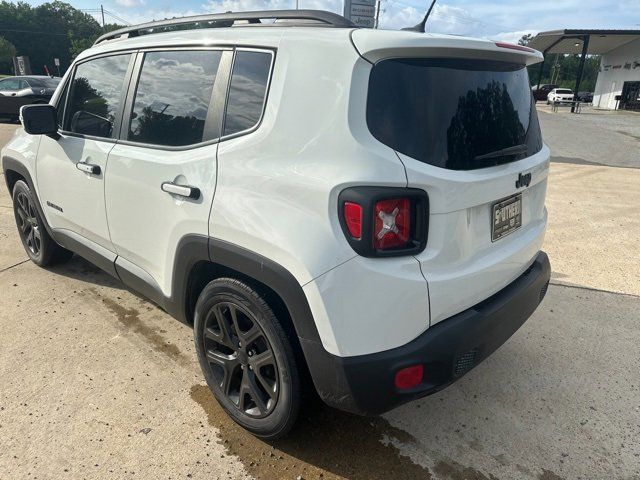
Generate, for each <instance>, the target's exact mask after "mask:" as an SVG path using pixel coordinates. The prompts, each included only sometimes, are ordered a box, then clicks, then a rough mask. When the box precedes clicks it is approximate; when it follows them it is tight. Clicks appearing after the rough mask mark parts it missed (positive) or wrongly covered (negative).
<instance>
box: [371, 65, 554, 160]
mask: <svg viewBox="0 0 640 480" xmlns="http://www.w3.org/2000/svg"><path fill="white" fill-rule="evenodd" d="M367 124H368V126H369V130H370V131H371V133H372V134H373V136H374V137H376V138H377V139H378V140H380V141H381V142H382V143H384V144H386V145H388V146H390V147H391V148H393V149H395V150H397V151H398V152H401V153H403V154H405V155H407V156H409V157H412V158H414V159H416V160H419V161H421V162H425V163H429V164H431V165H436V166H438V167H443V168H448V169H452V170H471V169H475V168H483V167H488V166H492V165H499V164H502V163H507V162H512V161H515V160H519V159H522V158H525V157H528V156H530V155H533V154H534V153H536V152H538V151H540V149H541V148H542V139H541V136H540V126H539V125H538V117H537V114H536V110H535V106H534V104H533V99H532V95H531V89H530V87H529V77H528V74H527V69H526V68H525V67H524V66H523V65H519V64H511V63H504V62H491V61H486V60H453V59H393V60H385V61H382V62H380V63H378V64H376V65H375V66H374V67H373V69H372V71H371V76H370V77H369V92H368V98H367Z"/></svg>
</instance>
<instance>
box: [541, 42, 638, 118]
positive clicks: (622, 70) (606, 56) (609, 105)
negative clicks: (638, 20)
mask: <svg viewBox="0 0 640 480" xmlns="http://www.w3.org/2000/svg"><path fill="white" fill-rule="evenodd" d="M529 46H531V47H532V48H535V49H536V50H540V51H541V52H542V53H543V54H544V56H545V58H546V57H547V54H549V53H561V54H578V55H581V56H582V60H583V62H584V57H585V56H586V55H600V56H601V62H600V72H599V73H598V79H597V81H596V87H595V92H594V93H593V106H594V107H597V108H604V109H618V108H619V109H625V110H640V30H555V31H551V32H541V33H539V34H538V35H536V36H535V37H534V38H533V39H532V40H531V41H530V42H529ZM540 71H542V68H541V69H540ZM581 77H582V69H580V71H579V73H578V78H577V79H576V87H575V91H578V90H579V88H580V81H581Z"/></svg>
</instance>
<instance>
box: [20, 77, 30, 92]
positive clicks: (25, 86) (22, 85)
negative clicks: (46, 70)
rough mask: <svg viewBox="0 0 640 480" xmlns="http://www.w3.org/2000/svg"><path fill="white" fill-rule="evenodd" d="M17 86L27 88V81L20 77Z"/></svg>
mask: <svg viewBox="0 0 640 480" xmlns="http://www.w3.org/2000/svg"><path fill="white" fill-rule="evenodd" d="M18 88H19V89H20V90H22V89H24V88H29V82H27V81H26V80H22V79H20V85H19V86H18Z"/></svg>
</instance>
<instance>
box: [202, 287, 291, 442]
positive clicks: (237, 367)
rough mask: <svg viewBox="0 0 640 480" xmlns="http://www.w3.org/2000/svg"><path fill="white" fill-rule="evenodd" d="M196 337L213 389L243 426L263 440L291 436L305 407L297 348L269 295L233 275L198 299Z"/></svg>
mask: <svg viewBox="0 0 640 480" xmlns="http://www.w3.org/2000/svg"><path fill="white" fill-rule="evenodd" d="M194 336H195V344H196V351H197V353H198V360H199V362H200V366H201V367H202V370H203V372H204V376H205V379H206V381H207V384H208V385H209V388H210V389H211V391H212V392H213V394H214V395H215V397H216V399H217V400H218V402H219V403H220V405H221V406H222V408H224V410H225V411H226V412H227V413H228V414H229V416H230V417H231V418H232V419H233V420H234V421H235V422H236V423H238V424H239V425H241V426H242V427H244V428H245V429H247V430H248V431H250V432H251V433H253V434H254V435H256V436H258V437H261V438H268V439H274V438H278V437H281V436H283V435H285V434H286V433H287V432H288V431H289V430H290V428H291V427H292V426H293V424H294V423H295V421H296V418H297V415H298V411H299V408H300V397H301V392H300V390H301V389H300V376H299V371H298V366H297V364H296V358H295V355H294V353H293V349H292V347H291V344H290V342H289V339H288V338H287V335H286V334H285V332H284V330H283V328H282V326H281V325H280V323H279V322H278V320H277V318H276V316H275V315H274V313H273V310H272V309H271V307H270V306H269V305H268V304H267V302H266V301H265V298H264V297H263V296H262V295H261V294H260V293H258V292H257V291H256V290H254V289H253V288H251V287H250V286H249V285H247V284H245V283H243V282H240V281H238V280H234V279H231V278H221V279H217V280H214V281H212V282H210V283H209V284H208V285H207V286H206V287H205V288H204V290H203V291H202V293H201V294H200V296H199V297H198V302H197V304H196V308H195V321H194Z"/></svg>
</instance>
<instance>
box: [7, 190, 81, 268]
mask: <svg viewBox="0 0 640 480" xmlns="http://www.w3.org/2000/svg"><path fill="white" fill-rule="evenodd" d="M35 202H36V201H35V198H34V196H33V194H32V193H31V190H30V189H29V186H28V185H27V184H26V183H25V182H24V181H23V180H18V181H17V182H16V184H15V185H14V186H13V212H14V216H15V218H16V226H17V227H18V234H19V235H20V240H22V245H23V246H24V249H25V251H26V252H27V255H29V258H30V259H31V261H33V263H35V264H37V265H39V266H41V267H47V266H50V265H54V264H56V263H60V262H63V261H65V260H68V259H69V258H71V256H72V255H73V253H71V252H70V251H69V250H66V249H64V248H62V247H61V246H60V245H58V244H57V243H56V242H55V241H54V240H53V239H52V238H51V237H50V236H49V233H48V232H47V229H46V227H45V225H44V220H43V219H42V218H41V217H40V214H39V213H38V209H37V208H36V203H35Z"/></svg>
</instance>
